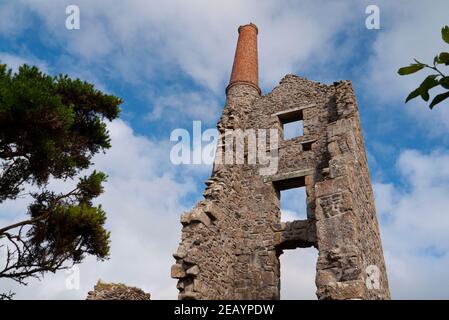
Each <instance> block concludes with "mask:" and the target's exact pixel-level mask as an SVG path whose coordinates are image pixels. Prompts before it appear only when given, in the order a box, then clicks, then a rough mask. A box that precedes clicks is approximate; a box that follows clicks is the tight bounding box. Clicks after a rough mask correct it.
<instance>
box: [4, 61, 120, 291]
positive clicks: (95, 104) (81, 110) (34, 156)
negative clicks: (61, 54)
mask: <svg viewBox="0 0 449 320" xmlns="http://www.w3.org/2000/svg"><path fill="white" fill-rule="evenodd" d="M121 103H122V101H121V100H120V99H119V98H117V97H115V96H112V95H107V94H104V93H102V92H100V91H98V90H96V89H95V88H94V86H93V85H92V84H89V83H87V82H83V81H81V80H79V79H76V80H73V79H70V78H69V77H68V76H66V75H65V76H63V75H59V76H57V77H51V76H48V75H46V74H44V73H42V72H41V71H40V70H39V69H38V68H37V67H29V66H27V65H23V66H21V67H20V68H19V70H18V72H16V73H13V72H12V71H11V70H9V69H8V68H7V66H6V65H1V64H0V204H1V203H2V202H4V201H6V200H15V199H17V198H18V197H21V196H24V195H25V194H24V192H26V190H30V188H31V189H32V190H33V191H32V192H28V193H26V195H28V196H30V197H31V199H32V200H31V201H30V202H31V203H30V204H29V206H28V210H27V212H24V219H23V220H22V221H18V222H16V223H13V224H11V225H8V226H0V280H1V279H11V280H14V281H17V282H19V283H21V284H26V279H27V278H29V277H37V278H40V277H42V276H43V274H44V273H46V272H56V271H57V270H60V269H64V268H68V267H71V266H72V265H73V264H78V263H81V262H82V261H83V259H84V257H85V256H86V255H93V256H96V257H97V258H98V259H99V260H104V259H107V258H108V255H109V232H108V231H107V230H105V228H104V223H105V220H106V215H105V212H104V211H103V209H102V208H101V205H94V204H93V200H94V199H95V198H96V197H98V196H99V195H100V194H101V193H102V192H103V186H102V184H103V183H104V182H105V180H106V178H107V177H106V175H105V174H104V173H102V172H96V171H94V172H93V173H92V174H91V175H90V176H87V177H83V178H81V179H79V181H78V183H77V185H76V187H75V188H74V189H73V190H71V191H70V192H67V193H58V192H55V191H51V190H49V188H48V183H49V179H61V180H63V181H66V180H67V179H75V178H76V176H77V175H78V174H79V173H80V172H81V171H82V170H85V169H87V168H89V167H90V165H91V164H92V163H91V159H92V157H93V156H94V155H95V154H97V153H99V152H104V151H105V150H106V149H108V148H110V147H111V145H110V138H109V133H108V131H107V129H106V123H105V119H108V120H113V119H115V118H117V117H118V115H119V113H120V109H119V105H120V104H121ZM12 296H13V293H11V292H8V293H3V294H0V299H1V298H3V299H10V298H12Z"/></svg>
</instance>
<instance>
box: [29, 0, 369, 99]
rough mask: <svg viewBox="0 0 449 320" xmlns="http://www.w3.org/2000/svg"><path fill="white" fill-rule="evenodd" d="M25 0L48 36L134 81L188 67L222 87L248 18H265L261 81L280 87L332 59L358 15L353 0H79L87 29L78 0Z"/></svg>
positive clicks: (261, 22) (209, 84) (210, 85)
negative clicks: (69, 20)
mask: <svg viewBox="0 0 449 320" xmlns="http://www.w3.org/2000/svg"><path fill="white" fill-rule="evenodd" d="M22 3H23V4H24V6H27V7H28V10H29V11H30V12H35V13H37V14H38V15H39V17H40V18H41V19H43V21H44V25H45V27H46V29H47V30H46V32H45V36H44V34H40V35H39V36H40V37H41V39H42V41H43V42H46V43H47V44H48V45H50V46H55V45H59V46H61V48H63V49H65V51H66V53H67V54H70V55H73V56H75V57H80V58H82V59H83V60H84V61H89V62H90V63H91V64H92V65H93V66H95V65H98V64H100V65H107V66H108V68H109V69H110V68H112V69H114V70H115V71H117V72H118V73H119V74H118V75H116V76H120V77H124V78H125V79H126V80H128V81H142V80H143V79H153V80H156V79H159V80H160V79H161V78H165V79H174V78H176V77H177V75H176V73H179V70H181V71H183V72H185V73H186V74H187V75H188V76H190V77H192V78H193V79H194V80H195V82H196V83H197V84H199V85H202V86H204V87H205V88H207V89H210V90H213V91H214V92H215V93H218V92H219V93H220V94H222V92H223V88H224V85H225V83H226V82H227V81H228V77H229V75H230V71H231V66H232V57H233V53H234V50H235V44H236V40H237V26H239V25H240V24H244V23H248V22H250V21H252V22H255V23H256V24H258V26H259V29H260V35H259V43H260V52H261V53H263V54H260V65H261V68H260V71H261V83H262V85H263V86H264V87H272V86H274V85H275V84H276V83H277V82H278V81H279V80H280V79H281V78H282V76H283V75H285V74H286V73H292V72H295V71H297V70H298V68H302V67H304V66H306V64H307V61H308V59H310V58H312V57H313V58H315V59H321V61H332V59H334V55H333V54H332V52H333V51H334V49H335V45H336V35H337V33H338V32H339V31H341V29H342V28H344V27H345V26H346V23H347V21H348V20H349V21H350V20H353V19H355V18H357V17H358V16H357V15H353V13H352V12H351V10H349V8H350V7H351V4H350V3H338V4H337V3H329V2H326V1H319V2H316V1H313V2H312V1H305V2H301V3H297V2H294V1H288V2H286V3H285V4H284V5H283V6H279V4H278V2H277V1H262V2H261V1H255V0H252V1H244V2H242V1H236V0H234V1H221V2H211V1H207V2H206V1H188V2H187V1H182V0H170V1H164V2H157V5H156V3H155V2H152V1H143V0H133V1H127V2H123V1H95V2H93V1H87V0H84V1H78V5H79V7H80V11H81V29H80V30H67V29H65V24H64V21H65V18H66V15H65V6H66V5H68V4H71V2H70V1H58V2H57V3H55V2H54V1H52V0H45V1H43V0H40V1H35V0H22ZM360 15H361V16H363V15H364V11H363V10H360ZM48 35H50V36H48ZM279 35H282V36H279Z"/></svg>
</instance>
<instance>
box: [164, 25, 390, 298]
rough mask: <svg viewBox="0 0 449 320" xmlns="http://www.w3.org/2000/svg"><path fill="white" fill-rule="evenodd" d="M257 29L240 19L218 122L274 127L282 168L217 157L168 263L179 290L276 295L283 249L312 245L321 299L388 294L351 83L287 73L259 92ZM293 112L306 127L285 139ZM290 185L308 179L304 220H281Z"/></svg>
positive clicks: (222, 126)
mask: <svg viewBox="0 0 449 320" xmlns="http://www.w3.org/2000/svg"><path fill="white" fill-rule="evenodd" d="M257 34H258V29H257V27H256V26H255V25H254V24H248V25H244V26H241V27H240V28H239V38H238V42H237V48H236V53H235V58H234V64H233V68H232V75H231V79H230V82H229V85H228V87H227V88H226V105H225V107H224V111H223V114H222V117H221V119H220V121H219V123H218V130H219V132H220V133H221V134H224V132H225V130H226V129H242V130H245V129H248V128H252V129H267V130H268V129H272V128H276V129H278V130H279V146H278V150H277V151H278V155H279V162H278V170H277V172H276V173H275V174H273V175H261V174H259V170H258V169H259V167H260V165H259V164H256V165H254V164H232V165H227V164H221V163H218V162H217V163H215V164H214V167H213V172H212V175H211V177H210V179H209V180H207V181H206V189H205V192H204V200H202V201H200V202H199V203H197V204H196V206H195V207H194V208H193V209H192V210H191V211H190V212H188V213H185V214H183V215H182V217H181V223H182V225H183V228H182V240H181V243H180V245H179V248H178V250H177V252H176V253H175V254H174V257H175V259H176V263H175V264H174V265H173V267H172V270H171V275H172V277H173V278H177V279H179V281H178V285H177V288H178V289H179V298H180V299H279V298H280V285H281V283H280V262H279V256H280V255H281V254H282V253H283V251H284V250H290V249H296V248H306V247H312V246H313V247H315V248H317V249H318V252H319V255H318V261H317V265H316V279H315V282H316V286H317V291H316V294H317V297H318V298H319V299H389V298H390V294H389V289H388V282H387V276H386V270H385V263H384V258H383V252H382V246H381V239H380V234H379V227H378V222H377V218H376V210H375V206H374V197H373V190H372V186H371V181H370V175H369V171H368V163H367V158H366V153H365V145H364V139H363V134H362V131H361V125H360V120H359V112H358V107H357V101H356V97H355V94H354V91H353V89H352V85H351V83H350V82H349V81H339V82H335V83H333V84H332V85H325V84H321V83H317V82H313V81H309V80H307V79H304V78H301V77H298V76H294V75H287V76H285V77H284V78H283V79H282V81H281V82H280V84H279V85H278V86H277V87H276V88H274V89H273V91H272V92H270V93H268V94H266V95H261V90H260V88H259V84H258V53H257ZM298 120H301V121H302V122H303V135H302V136H298V137H295V138H293V139H289V140H286V139H283V136H282V133H283V130H284V125H285V124H287V123H289V122H293V121H298ZM217 148H223V145H222V144H218V147H217ZM296 187H305V188H306V194H307V219H306V220H297V221H289V222H282V223H281V212H280V191H282V190H286V189H290V188H296ZM297 272H298V273H300V272H301V270H299V269H298V270H297ZM373 273H375V276H376V277H377V278H376V279H374V280H373V282H371V281H372V278H371V277H372V276H373ZM298 290H300V288H298Z"/></svg>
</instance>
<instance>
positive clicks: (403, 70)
mask: <svg viewBox="0 0 449 320" xmlns="http://www.w3.org/2000/svg"><path fill="white" fill-rule="evenodd" d="M422 68H424V65H423V64H417V63H414V64H411V65H409V66H408V67H403V68H400V69H399V70H398V73H399V74H400V75H401V76H405V75H408V74H412V73H415V72H417V71H419V70H421V69H422Z"/></svg>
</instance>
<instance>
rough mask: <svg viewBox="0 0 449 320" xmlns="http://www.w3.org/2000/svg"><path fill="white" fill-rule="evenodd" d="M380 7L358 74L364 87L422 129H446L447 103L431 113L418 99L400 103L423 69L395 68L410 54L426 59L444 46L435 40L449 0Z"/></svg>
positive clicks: (430, 60)
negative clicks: (407, 72)
mask: <svg viewBox="0 0 449 320" xmlns="http://www.w3.org/2000/svg"><path fill="white" fill-rule="evenodd" d="M380 9H381V11H380V13H381V17H382V30H381V31H378V32H379V36H378V38H377V39H376V41H375V42H374V43H373V44H372V48H373V55H372V56H371V57H370V59H369V61H368V67H367V70H366V72H365V73H364V74H366V75H367V76H366V81H365V87H366V88H367V92H370V93H371V98H372V99H375V101H379V104H380V106H387V107H388V108H389V110H390V111H391V108H396V109H397V111H399V112H400V111H401V110H405V112H406V114H408V116H410V117H411V118H412V119H414V120H415V121H416V123H417V124H418V125H420V126H421V127H422V128H423V129H425V131H426V133H430V134H432V135H440V134H446V133H447V132H448V131H449V104H448V102H444V103H441V104H440V105H438V106H437V107H436V108H435V109H434V110H433V111H432V112H430V111H429V109H428V108H427V105H428V103H425V102H424V101H422V100H421V99H420V98H417V99H416V100H412V102H409V103H408V104H407V105H406V106H404V101H405V98H406V97H407V95H408V94H409V93H410V92H411V91H412V90H414V89H415V88H416V87H418V85H419V84H420V83H421V81H422V80H424V78H425V75H426V72H423V71H422V72H418V73H416V74H414V75H409V76H399V75H398V74H397V70H398V69H399V68H400V67H404V66H407V65H409V64H410V63H413V59H414V58H416V59H418V60H420V61H422V62H426V63H429V64H432V63H433V58H434V57H435V55H436V54H438V53H440V52H442V51H449V45H448V44H446V43H444V42H443V41H442V39H441V28H442V27H443V26H444V25H447V24H448V20H447V12H448V11H449V2H448V1H445V0H436V1H432V3H429V2H423V1H413V2H412V3H411V2H410V1H404V0H401V1H388V2H387V1H383V2H381V5H380ZM373 32H377V31H373ZM435 92H437V91H435ZM379 112H381V110H379Z"/></svg>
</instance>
